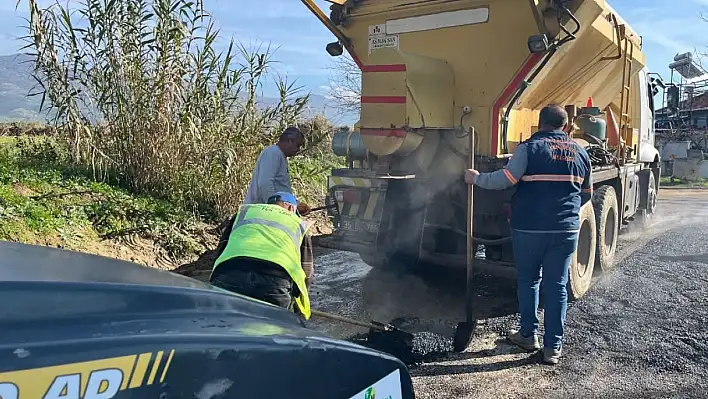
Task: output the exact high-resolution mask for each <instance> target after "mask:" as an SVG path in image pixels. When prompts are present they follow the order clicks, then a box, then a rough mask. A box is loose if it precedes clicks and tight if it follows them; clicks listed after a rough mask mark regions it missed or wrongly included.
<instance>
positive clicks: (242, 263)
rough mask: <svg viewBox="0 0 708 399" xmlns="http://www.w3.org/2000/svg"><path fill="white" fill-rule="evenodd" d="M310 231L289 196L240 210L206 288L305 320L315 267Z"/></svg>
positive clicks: (283, 194)
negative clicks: (254, 301) (223, 290)
mask: <svg viewBox="0 0 708 399" xmlns="http://www.w3.org/2000/svg"><path fill="white" fill-rule="evenodd" d="M308 228H309V226H308V225H307V224H306V223H305V222H304V221H303V220H302V219H301V218H300V215H299V213H298V211H297V199H296V198H295V196H294V195H293V194H291V193H288V192H277V193H275V195H273V196H271V197H270V198H269V199H268V203H267V204H248V205H242V206H241V208H240V209H239V211H238V213H237V214H236V216H235V217H234V218H232V219H231V220H230V222H229V225H227V226H226V229H225V233H224V235H226V234H228V239H226V241H225V245H223V244H224V243H222V245H220V246H219V250H218V251H219V254H218V258H217V259H216V261H215V262H214V269H213V270H212V273H211V276H210V278H209V281H210V283H211V284H212V285H214V286H216V287H219V288H223V289H225V290H228V291H232V292H235V293H238V294H242V295H245V296H249V297H252V298H255V299H259V300H261V301H264V302H268V303H271V304H273V305H276V306H280V307H283V308H286V309H290V310H292V311H294V312H296V313H299V314H302V316H304V317H305V319H309V318H310V299H309V296H308V287H309V285H310V281H311V280H312V278H313V276H314V262H313V253H312V239H311V238H310V236H309V234H307V230H308ZM222 237H223V235H222Z"/></svg>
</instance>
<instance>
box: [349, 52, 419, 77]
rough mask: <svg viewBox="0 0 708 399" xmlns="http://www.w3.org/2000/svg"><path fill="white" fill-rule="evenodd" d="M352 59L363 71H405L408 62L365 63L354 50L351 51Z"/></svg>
mask: <svg viewBox="0 0 708 399" xmlns="http://www.w3.org/2000/svg"><path fill="white" fill-rule="evenodd" d="M349 54H350V55H351V56H352V59H353V60H354V62H355V63H356V65H357V66H358V67H359V69H360V70H361V71H362V72H405V71H406V64H388V65H364V63H363V62H361V59H359V57H357V56H356V54H354V53H353V52H351V51H350V52H349Z"/></svg>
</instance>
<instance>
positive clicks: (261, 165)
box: [243, 127, 310, 216]
mask: <svg viewBox="0 0 708 399" xmlns="http://www.w3.org/2000/svg"><path fill="white" fill-rule="evenodd" d="M304 143H305V135H304V134H303V133H302V132H301V131H300V130H299V129H297V128H296V127H289V128H287V129H285V131H283V133H282V134H281V135H280V139H279V140H278V143H277V144H274V145H271V146H269V147H267V148H265V149H264V150H263V151H262V152H261V154H260V155H259V156H258V160H257V161H256V166H255V168H254V169H253V176H252V177H251V184H250V185H249V187H248V192H247V193H246V198H245V199H244V201H243V203H244V204H265V203H267V202H268V199H269V198H270V197H272V196H273V195H275V193H277V192H289V193H292V192H293V189H292V187H291V185H290V173H289V171H288V160H287V158H289V157H293V156H295V155H297V154H298V153H299V152H300V150H301V149H302V146H303V144H304ZM298 212H299V213H300V215H302V216H305V215H307V214H308V213H309V212H310V207H309V206H308V205H307V204H305V203H303V202H300V203H299V204H298Z"/></svg>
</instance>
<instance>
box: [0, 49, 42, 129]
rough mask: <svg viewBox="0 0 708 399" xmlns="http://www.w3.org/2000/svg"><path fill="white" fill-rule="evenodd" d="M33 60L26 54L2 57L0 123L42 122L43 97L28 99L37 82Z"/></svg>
mask: <svg viewBox="0 0 708 399" xmlns="http://www.w3.org/2000/svg"><path fill="white" fill-rule="evenodd" d="M29 61H31V58H30V57H29V56H27V55H24V54H15V55H4V56H0V121H41V120H44V117H43V116H41V115H40V114H39V112H38V111H39V105H40V103H41V97H38V96H37V97H28V96H27V95H28V94H29V92H30V90H31V89H32V87H34V85H35V82H34V79H32V75H31V71H32V65H31V64H29Z"/></svg>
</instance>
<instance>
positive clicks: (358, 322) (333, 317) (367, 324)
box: [311, 309, 386, 331]
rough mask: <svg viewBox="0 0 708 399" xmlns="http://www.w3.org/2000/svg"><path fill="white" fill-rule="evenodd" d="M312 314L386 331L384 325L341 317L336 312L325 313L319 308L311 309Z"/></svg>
mask: <svg viewBox="0 0 708 399" xmlns="http://www.w3.org/2000/svg"><path fill="white" fill-rule="evenodd" d="M311 313H312V315H313V316H319V317H322V318H325V319H330V320H337V321H341V322H343V323H348V324H353V325H355V326H360V327H365V328H373V329H375V330H379V331H386V329H385V328H384V327H381V326H377V325H376V324H370V323H364V322H361V321H358V320H354V319H350V318H348V317H343V316H338V315H336V314H331V313H326V312H321V311H319V310H314V309H313V310H312V311H311Z"/></svg>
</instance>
